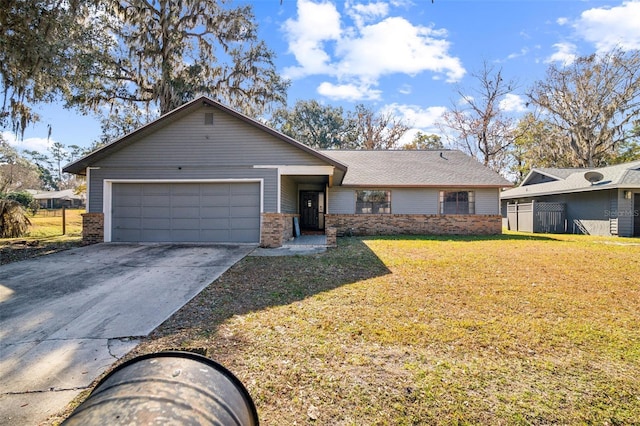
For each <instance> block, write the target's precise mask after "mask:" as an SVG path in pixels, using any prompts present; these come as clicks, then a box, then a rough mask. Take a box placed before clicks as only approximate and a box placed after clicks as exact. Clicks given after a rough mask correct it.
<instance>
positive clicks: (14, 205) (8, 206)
mask: <svg viewBox="0 0 640 426" xmlns="http://www.w3.org/2000/svg"><path fill="white" fill-rule="evenodd" d="M29 225H31V222H30V221H29V218H27V214H26V211H25V209H24V207H22V205H21V204H20V203H18V202H17V201H14V200H5V199H0V238H16V237H21V236H23V235H24V234H25V233H26V232H27V231H28V230H29Z"/></svg>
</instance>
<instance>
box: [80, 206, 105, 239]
mask: <svg viewBox="0 0 640 426" xmlns="http://www.w3.org/2000/svg"><path fill="white" fill-rule="evenodd" d="M103 241H104V214H103V213H83V214H82V242H83V243H85V244H96V243H101V242H103Z"/></svg>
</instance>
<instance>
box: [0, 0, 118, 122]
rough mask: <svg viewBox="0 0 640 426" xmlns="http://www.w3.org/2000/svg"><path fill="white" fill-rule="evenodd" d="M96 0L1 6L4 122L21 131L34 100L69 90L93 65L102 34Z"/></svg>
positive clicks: (0, 118)
mask: <svg viewBox="0 0 640 426" xmlns="http://www.w3.org/2000/svg"><path fill="white" fill-rule="evenodd" d="M92 4H93V2H92V1H79V0H64V1H63V0H30V1H12V2H3V3H2V7H0V82H1V83H2V88H1V89H0V90H1V91H2V92H1V93H2V95H3V99H4V102H3V103H2V106H1V108H0V127H10V128H11V129H12V130H13V131H14V132H15V133H17V134H23V132H24V129H25V128H26V126H27V125H28V124H29V123H32V122H35V121H37V120H38V119H39V117H38V116H37V114H35V113H34V112H33V111H32V108H31V105H32V104H34V103H38V102H50V101H52V100H54V99H55V98H56V97H57V96H62V97H65V96H68V95H69V94H70V91H71V88H72V87H73V86H76V85H78V83H79V82H81V81H82V79H83V76H84V75H85V74H86V73H85V72H84V69H85V67H95V66H96V64H98V63H99V61H97V58H98V56H99V52H101V51H102V50H103V49H102V44H103V42H104V41H105V40H109V38H108V37H104V34H103V33H101V31H100V27H99V26H98V25H95V20H96V19H98V18H96V17H95V16H96V15H95V14H92V12H91V7H92Z"/></svg>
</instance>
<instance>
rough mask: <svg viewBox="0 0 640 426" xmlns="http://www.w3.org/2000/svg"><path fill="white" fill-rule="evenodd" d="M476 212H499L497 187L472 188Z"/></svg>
mask: <svg viewBox="0 0 640 426" xmlns="http://www.w3.org/2000/svg"><path fill="white" fill-rule="evenodd" d="M474 191H475V193H476V214H500V191H499V190H498V189H497V188H480V189H474Z"/></svg>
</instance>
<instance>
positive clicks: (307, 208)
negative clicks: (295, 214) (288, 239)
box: [300, 191, 319, 229]
mask: <svg viewBox="0 0 640 426" xmlns="http://www.w3.org/2000/svg"><path fill="white" fill-rule="evenodd" d="M318 213H319V212H318V192H315V191H303V192H301V193H300V227H301V228H302V229H318V224H319V223H318Z"/></svg>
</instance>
